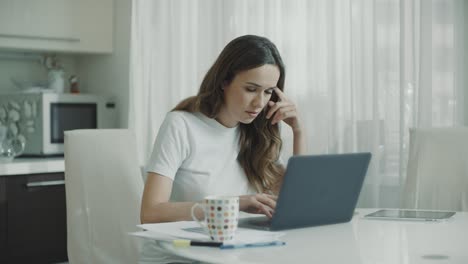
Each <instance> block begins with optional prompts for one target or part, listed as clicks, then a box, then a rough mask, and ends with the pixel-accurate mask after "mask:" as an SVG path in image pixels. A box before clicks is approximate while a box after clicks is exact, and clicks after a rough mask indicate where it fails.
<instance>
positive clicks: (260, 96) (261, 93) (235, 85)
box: [216, 64, 280, 127]
mask: <svg viewBox="0 0 468 264" xmlns="http://www.w3.org/2000/svg"><path fill="white" fill-rule="evenodd" d="M279 77H280V71H279V68H278V66H276V65H271V64H265V65H263V66H260V67H257V68H254V69H250V70H246V71H242V72H240V73H238V74H237V75H236V76H235V77H234V79H233V80H232V81H231V82H230V83H227V84H226V85H224V87H223V88H224V105H223V106H222V107H221V110H220V112H219V114H218V116H217V118H216V120H218V122H220V123H221V124H223V125H224V126H226V127H234V126H236V125H237V124H238V123H239V122H241V123H244V124H249V123H251V122H252V121H253V120H254V119H255V118H256V117H257V116H258V115H259V114H260V112H261V111H262V110H263V109H264V108H265V107H266V106H267V104H268V101H269V100H270V98H271V94H272V93H273V89H274V88H275V87H276V85H277V83H278V80H279Z"/></svg>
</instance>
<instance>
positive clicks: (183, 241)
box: [172, 239, 223, 247]
mask: <svg viewBox="0 0 468 264" xmlns="http://www.w3.org/2000/svg"><path fill="white" fill-rule="evenodd" d="M222 244H223V243H222V242H211V241H192V240H187V239H177V240H173V241H172V245H174V247H190V246H198V247H220V246H221V245H222Z"/></svg>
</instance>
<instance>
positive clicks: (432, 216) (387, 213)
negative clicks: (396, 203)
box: [364, 209, 455, 221]
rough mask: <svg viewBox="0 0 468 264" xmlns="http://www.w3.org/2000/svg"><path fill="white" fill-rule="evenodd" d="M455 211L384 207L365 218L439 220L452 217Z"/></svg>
mask: <svg viewBox="0 0 468 264" xmlns="http://www.w3.org/2000/svg"><path fill="white" fill-rule="evenodd" d="M454 214H455V212H448V211H428V210H408V209H382V210H379V211H377V212H374V213H371V214H368V215H365V216H364V217H365V218H373V219H393V220H416V221H439V220H443V219H447V218H450V217H452V216H453V215H454Z"/></svg>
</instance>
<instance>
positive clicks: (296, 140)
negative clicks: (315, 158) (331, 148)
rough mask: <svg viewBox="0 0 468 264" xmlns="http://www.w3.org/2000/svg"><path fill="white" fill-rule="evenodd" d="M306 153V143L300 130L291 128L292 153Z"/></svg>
mask: <svg viewBox="0 0 468 264" xmlns="http://www.w3.org/2000/svg"><path fill="white" fill-rule="evenodd" d="M305 154H307V143H306V140H305V135H304V132H303V131H302V130H293V155H305Z"/></svg>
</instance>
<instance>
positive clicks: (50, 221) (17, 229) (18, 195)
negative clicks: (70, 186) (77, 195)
mask: <svg viewBox="0 0 468 264" xmlns="http://www.w3.org/2000/svg"><path fill="white" fill-rule="evenodd" d="M0 181H1V186H3V190H1V189H0V190H1V192H0V194H1V195H3V198H5V199H4V200H5V201H6V203H5V204H6V206H5V207H6V208H3V206H2V207H0V210H3V212H2V214H1V215H2V217H3V218H6V220H5V219H4V220H5V221H6V222H4V223H3V225H4V227H3V229H4V230H2V232H0V240H1V241H4V242H3V243H4V245H3V248H2V251H1V252H2V253H1V254H0V255H3V258H4V259H3V260H2V259H1V257H0V260H2V263H56V262H63V261H67V259H68V258H67V228H66V202H65V185H64V173H63V172H59V173H44V174H29V175H10V176H4V177H0ZM0 197H1V196H0ZM2 204H4V203H2ZM2 204H0V206H1V205H2ZM4 220H2V221H4ZM5 231H6V232H5Z"/></svg>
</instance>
